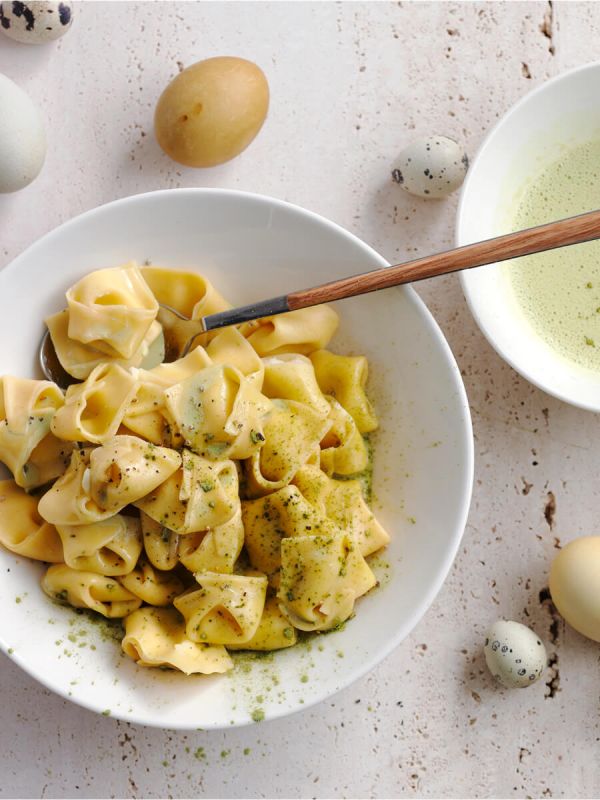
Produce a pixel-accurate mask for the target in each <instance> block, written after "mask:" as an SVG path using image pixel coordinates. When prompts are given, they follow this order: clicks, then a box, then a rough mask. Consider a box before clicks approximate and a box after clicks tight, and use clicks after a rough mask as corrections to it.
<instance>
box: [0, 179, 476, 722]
mask: <svg viewBox="0 0 600 800" xmlns="http://www.w3.org/2000/svg"><path fill="white" fill-rule="evenodd" d="M174 194H177V195H185V194H188V195H190V197H192V196H199V195H206V196H210V195H213V196H216V195H220V196H223V197H231V198H234V199H238V200H239V199H242V200H248V201H251V202H258V203H260V204H263V205H267V206H269V207H271V208H273V207H275V208H280V209H285V210H287V211H291V212H292V213H293V214H297V215H300V216H302V217H304V218H307V219H310V220H311V221H312V222H314V223H316V224H318V225H321V226H324V227H325V228H329V229H330V230H332V231H333V232H335V233H336V234H337V235H338V236H342V237H345V238H347V239H349V240H350V241H352V242H353V244H355V245H356V246H357V247H358V248H359V249H361V250H362V251H363V252H364V253H365V254H366V255H367V256H370V258H371V259H372V260H373V261H376V262H378V263H379V264H380V265H381V266H382V267H385V266H389V262H388V261H387V260H386V259H384V258H383V256H381V255H380V254H379V253H378V252H377V251H376V250H375V249H374V248H372V247H371V246H370V245H368V244H367V243H366V242H364V241H363V240H362V239H360V238H359V237H358V236H356V235H355V234H353V233H351V232H350V231H348V230H347V229H346V228H344V227H342V226H341V225H339V224H338V223H336V222H333V221H332V220H330V219H328V218H327V217H324V216H322V215H320V214H318V213H316V212H314V211H310V210H308V209H305V208H303V207H302V206H299V205H296V204H294V203H290V202H288V201H285V200H280V199H278V198H275V197H271V196H269V195H264V194H259V193H255V192H247V191H241V190H237V189H221V188H216V187H191V188H173V189H157V190H153V191H150V192H139V193H137V194H133V195H128V196H126V197H121V198H118V199H116V200H111V201H108V202H107V203H103V204H101V205H99V206H95V207H94V208H91V209H88V210H87V211H84V212H82V213H81V214H78V215H76V216H74V217H71V218H70V219H68V220H66V221H65V222H63V223H61V224H60V225H58V226H57V227H56V228H53V229H51V230H50V231H48V232H47V233H45V234H44V235H42V236H41V237H40V238H39V239H37V240H35V241H34V242H32V243H31V244H30V245H29V246H28V247H26V248H25V250H23V251H22V252H21V253H19V255H17V256H16V257H15V258H14V259H13V260H12V261H11V262H10V263H9V264H7V265H6V266H5V267H4V268H3V269H1V270H0V286H2V282H3V281H5V280H8V279H10V277H11V275H12V274H13V272H14V271H15V270H16V269H18V268H19V264H20V262H21V261H22V260H25V259H26V258H29V257H31V255H32V254H35V253H36V252H37V251H38V250H41V249H43V248H44V247H45V246H46V244H47V243H48V241H51V240H52V239H53V238H55V237H57V236H60V235H62V234H63V233H64V232H65V231H66V230H68V229H69V228H70V227H74V226H76V225H78V224H80V223H81V222H82V221H83V220H87V219H88V218H90V217H93V216H94V215H95V214H98V213H99V212H102V211H106V210H107V209H109V208H110V209H114V208H119V207H123V206H126V205H134V204H136V203H138V202H140V201H141V200H143V199H146V198H148V199H149V198H156V197H164V198H167V197H169V196H172V195H174ZM6 276H8V277H6ZM392 291H403V292H405V293H408V295H409V297H410V299H411V301H412V302H413V303H415V305H416V307H417V309H418V310H419V313H420V316H421V319H422V320H423V323H424V324H425V325H426V326H427V328H428V329H429V331H430V332H431V333H432V334H433V336H434V337H435V339H436V344H437V345H438V346H439V347H440V349H441V351H442V352H443V355H444V357H445V360H446V363H447V364H448V368H449V378H450V380H451V382H452V385H453V389H454V390H455V392H456V401H457V405H458V407H459V409H460V412H461V415H460V417H459V419H458V420H457V423H458V424H460V426H461V427H462V431H461V436H460V442H461V445H462V446H463V448H464V454H463V457H464V468H463V475H462V481H461V484H462V486H461V500H460V507H459V508H458V509H457V520H458V521H457V524H456V526H455V527H454V529H453V531H452V536H449V537H448V548H447V552H446V556H445V558H444V560H443V563H442V564H441V565H440V567H439V569H438V571H437V573H436V574H435V575H434V578H433V580H432V581H431V584H430V587H429V590H428V591H427V592H426V593H425V594H424V595H423V597H422V599H421V601H420V602H419V604H418V605H417V607H416V609H415V610H414V611H413V613H412V614H411V615H410V617H407V618H406V620H405V621H404V623H403V624H402V625H400V626H399V627H398V628H397V630H396V633H395V635H394V636H392V637H390V638H389V639H388V640H387V642H386V644H385V646H384V647H381V648H380V649H379V650H377V651H376V652H375V653H374V654H373V655H371V656H370V657H369V658H367V659H365V661H363V662H362V663H361V665H360V666H359V667H356V668H354V669H353V670H351V671H350V672H349V673H348V674H347V675H346V676H345V677H344V678H343V680H342V681H341V682H340V684H339V686H338V688H337V689H336V690H335V691H334V692H331V691H326V690H325V691H322V692H316V693H315V694H314V696H312V697H311V698H310V699H307V701H306V702H305V703H304V704H303V705H301V706H298V707H297V708H294V709H281V712H280V713H279V712H278V711H277V712H276V713H273V714H270V715H269V716H268V718H266V719H265V721H272V720H275V719H281V718H283V717H287V716H291V715H293V714H297V713H299V712H301V711H305V710H308V709H309V708H312V707H313V706H315V705H317V704H318V703H321V702H323V701H324V700H326V699H328V698H330V697H333V696H334V694H337V693H338V692H339V691H342V690H343V689H347V688H348V687H349V686H351V685H352V684H353V683H355V682H356V681H357V680H359V679H360V678H362V677H363V676H364V675H366V674H367V673H368V672H370V671H371V670H372V669H374V668H375V667H376V666H377V665H378V664H380V663H381V662H382V661H383V660H384V659H385V658H387V657H388V656H389V655H390V653H391V652H392V651H393V650H395V649H396V648H397V647H398V646H399V645H400V644H401V642H402V641H403V640H404V639H405V638H406V637H407V636H408V635H409V634H410V632H411V631H412V630H413V629H414V628H415V627H416V625H417V624H418V623H419V622H420V621H421V619H422V618H423V617H424V615H425V614H426V612H427V611H428V609H429V607H430V606H431V604H432V603H433V601H434V600H435V598H436V596H437V595H438V593H439V591H440V590H441V588H442V586H443V584H444V583H445V581H446V578H447V576H448V573H449V571H450V568H451V566H452V564H453V563H454V560H455V558H456V555H457V552H458V548H459V546H460V543H461V541H462V538H463V535H464V532H465V530H466V525H467V519H468V515H469V509H470V505H471V499H472V493H473V481H474V439H473V426H472V418H471V411H470V407H469V401H468V397H467V393H466V389H465V386H464V383H463V380H462V376H461V373H460V369H459V367H458V364H457V363H456V360H455V358H454V354H453V353H452V350H451V348H450V345H449V344H448V341H447V340H446V337H445V336H444V334H443V332H442V330H441V328H440V326H439V325H438V323H437V321H436V320H435V318H434V316H433V314H432V313H431V312H430V311H429V309H428V308H427V306H426V304H425V302H424V301H423V300H422V299H421V297H420V296H419V295H418V294H417V292H416V291H415V290H414V288H413V287H412V286H410V285H405V286H403V287H400V288H395V289H393V290H392ZM0 649H1V650H2V651H3V652H4V653H5V655H7V656H8V657H9V658H11V660H12V661H14V662H15V663H16V664H17V665H18V666H19V667H20V668H21V669H22V670H23V671H24V672H26V673H27V674H28V675H29V676H30V677H32V678H33V679H34V680H36V681H37V682H38V683H40V684H41V685H42V686H45V687H46V688H47V689H49V690H50V691H52V692H53V693H54V694H56V695H58V696H60V697H62V698H63V699H64V700H68V701H70V702H72V703H74V704H75V705H78V706H80V707H82V708H85V709H86V710H88V711H93V712H96V713H102V706H101V704H100V703H96V702H94V701H93V700H90V699H89V698H84V697H79V696H75V695H71V696H69V695H68V694H67V693H66V691H63V690H61V688H60V687H57V686H55V685H54V683H53V682H52V681H51V680H49V679H47V678H46V676H45V674H44V672H43V670H41V669H40V670H38V671H36V669H35V666H34V665H32V664H30V663H29V662H28V661H26V660H25V659H23V658H21V657H20V656H19V654H18V653H17V652H15V653H9V652H8V650H9V647H8V644H7V642H6V641H5V640H4V639H3V637H2V634H1V631H0ZM112 717H113V718H114V719H122V720H124V721H126V722H129V723H132V724H136V725H144V726H148V727H156V728H161V729H164V726H163V725H161V723H160V721H159V720H156V719H152V718H148V717H147V716H145V715H142V714H137V713H133V714H127V715H124V714H120V713H119V712H118V711H116V710H115V711H114V712H113V714H112ZM251 724H253V721H252V720H251V719H249V720H247V721H241V722H239V723H236V725H235V727H244V726H245V725H251ZM230 727H231V726H230V725H229V724H228V725H220V724H214V725H205V726H204V727H203V730H220V729H224V728H227V729H230ZM171 729H172V730H195V729H196V728H195V727H194V726H192V725H186V724H182V725H178V726H173V725H170V726H169V730H171Z"/></svg>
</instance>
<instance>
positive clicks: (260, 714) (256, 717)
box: [252, 708, 265, 722]
mask: <svg viewBox="0 0 600 800" xmlns="http://www.w3.org/2000/svg"><path fill="white" fill-rule="evenodd" d="M264 718H265V712H264V711H263V710H262V708H255V709H254V711H253V712H252V719H253V721H254V722H262V721H263V719H264Z"/></svg>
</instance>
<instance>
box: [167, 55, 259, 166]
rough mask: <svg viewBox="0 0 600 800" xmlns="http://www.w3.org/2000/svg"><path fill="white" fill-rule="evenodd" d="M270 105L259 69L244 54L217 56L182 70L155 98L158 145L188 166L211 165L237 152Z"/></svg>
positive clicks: (256, 130) (256, 128)
mask: <svg viewBox="0 0 600 800" xmlns="http://www.w3.org/2000/svg"><path fill="white" fill-rule="evenodd" d="M268 108H269V85H268V83H267V79H266V77H265V75H264V73H263V71H262V70H261V69H260V68H259V67H258V66H257V65H256V64H253V63H252V62H251V61H246V60H245V59H243V58H233V57H230V56H221V57H217V58H209V59H206V60H205V61H199V62H198V63H196V64H192V66H190V67H188V68H187V69H184V70H183V72H181V73H180V74H179V75H178V76H177V77H176V78H174V79H173V80H172V81H171V83H170V84H169V85H168V86H167V88H166V89H165V90H164V92H163V93H162V95H161V96H160V98H159V100H158V103H157V106H156V112H155V115H154V130H155V132H156V138H157V140H158V143H159V145H160V146H161V147H162V149H163V150H164V151H165V153H166V154H167V155H168V156H170V157H171V158H172V159H174V160H175V161H178V162H179V163H180V164H185V165H186V166H188V167H213V166H215V165H217V164H222V163H224V162H225V161H229V160H230V159H232V158H234V157H235V156H237V155H239V153H241V152H242V150H245V149H246V147H248V145H249V144H250V142H251V141H252V140H253V139H254V137H255V136H256V134H257V133H258V132H259V130H260V129H261V127H262V124H263V122H264V121H265V117H266V116H267V110H268Z"/></svg>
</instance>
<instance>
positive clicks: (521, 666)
mask: <svg viewBox="0 0 600 800" xmlns="http://www.w3.org/2000/svg"><path fill="white" fill-rule="evenodd" d="M483 651H484V654H485V661H486V664H487V665H488V668H489V670H490V672H491V673H492V675H493V676H494V678H496V680H498V681H500V683H501V684H502V685H503V686H505V687H506V688H507V689H523V688H525V687H526V686H531V684H532V683H535V682H536V681H537V680H539V679H540V678H541V677H542V674H543V672H544V669H545V667H546V663H547V656H546V648H545V647H544V644H543V642H542V640H541V639H540V638H539V636H538V635H537V634H536V633H535V632H534V631H532V630H531V628H528V627H527V626H526V625H521V623H520V622H513V621H511V620H503V619H501V620H498V621H497V622H495V623H494V624H493V625H492V627H491V628H490V629H489V631H488V632H487V635H486V639H485V645H484V648H483Z"/></svg>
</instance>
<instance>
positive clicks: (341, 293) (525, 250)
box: [203, 210, 600, 330]
mask: <svg viewBox="0 0 600 800" xmlns="http://www.w3.org/2000/svg"><path fill="white" fill-rule="evenodd" d="M593 239H600V210H599V211H589V212H587V213H586V214H579V215H578V216H576V217H568V218H567V219H561V220H558V221H557V222H549V223H548V224H546V225H538V226H537V227H535V228H527V229H526V230H523V231H516V232H515V233H507V234H505V235H503V236H497V237H495V238H494V239H485V240H484V241H483V242H476V243H475V244H467V245H465V246H464V247H457V248H455V249H453V250H446V251H445V252H443V253H436V254H435V255H433V256H427V257H425V258H418V259H416V260H415V261H408V262H405V263H404V264H397V265H396V266H392V267H383V268H382V269H376V270H373V271H371V272H364V273H363V274H362V275H352V276H351V277H349V278H342V280H339V281H331V282H330V283H324V284H322V285H321V286H315V287H313V288H312V289H301V290H300V291H297V292H292V293H291V294H288V295H281V296H280V297H273V298H271V299H270V300H263V301H261V302H258V303H252V304H251V305H248V306H243V307H241V308H233V309H231V310H229V311H222V312H220V313H218V314H212V315H211V316H208V317H205V318H204V320H203V324H204V330H213V329H215V328H221V327H224V326H225V325H237V324H239V323H241V322H246V321H248V320H252V319H259V318H260V317H268V316H272V315H274V314H282V313H284V312H286V311H295V310H296V309H299V308H308V307H309V306H316V305H319V304H320V303H330V302H332V301H333V300H342V299H343V298H345V297H354V296H355V295H359V294H368V293H369V292H376V291H377V290H378V289H387V288H389V287H390V286H400V285H401V284H403V283H414V282H415V281H422V280H424V279H425V278H435V277H436V276H438V275H446V274H448V273H450V272H456V271H458V270H461V269H471V268H472V267H482V266H483V265H484V264H494V263H496V262H498V261H507V260H508V259H511V258H518V257H519V256H526V255H531V254H533V253H541V252H543V251H544V250H554V249H555V248H558V247H566V246H568V245H572V244H579V243H580V242H589V241H592V240H593Z"/></svg>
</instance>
